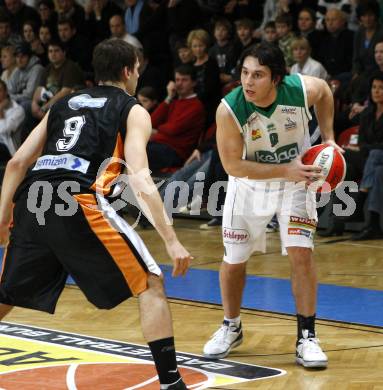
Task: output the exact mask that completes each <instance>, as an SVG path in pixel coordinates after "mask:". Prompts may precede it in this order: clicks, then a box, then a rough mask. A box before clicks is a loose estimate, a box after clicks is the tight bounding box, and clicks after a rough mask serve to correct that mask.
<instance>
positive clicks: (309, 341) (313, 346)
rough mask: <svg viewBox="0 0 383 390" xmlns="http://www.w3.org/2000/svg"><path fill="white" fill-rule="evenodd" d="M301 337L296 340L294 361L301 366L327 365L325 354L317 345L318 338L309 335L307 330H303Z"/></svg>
mask: <svg viewBox="0 0 383 390" xmlns="http://www.w3.org/2000/svg"><path fill="white" fill-rule="evenodd" d="M302 333H303V338H301V339H300V340H299V341H298V344H297V352H296V362H297V363H298V364H300V365H302V366H303V367H311V368H316V367H327V362H328V359H327V356H326V354H325V353H323V351H322V348H321V347H320V345H319V339H317V338H316V337H309V331H308V330H307V329H304V330H303V332H302Z"/></svg>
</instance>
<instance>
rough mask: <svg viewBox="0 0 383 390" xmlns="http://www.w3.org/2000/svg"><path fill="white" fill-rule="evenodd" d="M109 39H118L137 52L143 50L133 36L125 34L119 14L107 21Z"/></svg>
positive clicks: (122, 20) (121, 17) (122, 19)
mask: <svg viewBox="0 0 383 390" xmlns="http://www.w3.org/2000/svg"><path fill="white" fill-rule="evenodd" d="M109 30H110V38H119V39H122V40H124V41H125V42H128V43H130V44H131V45H132V46H134V47H135V48H137V49H139V50H143V49H144V48H143V47H142V44H141V42H140V41H139V40H138V39H137V38H136V37H135V36H134V35H131V34H129V33H127V32H126V29H125V22H124V18H123V16H122V15H120V14H116V15H113V16H112V17H111V18H110V19H109Z"/></svg>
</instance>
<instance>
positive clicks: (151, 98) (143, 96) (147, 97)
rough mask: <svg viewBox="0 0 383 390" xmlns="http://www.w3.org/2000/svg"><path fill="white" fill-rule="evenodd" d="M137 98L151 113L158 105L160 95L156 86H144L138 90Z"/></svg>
mask: <svg viewBox="0 0 383 390" xmlns="http://www.w3.org/2000/svg"><path fill="white" fill-rule="evenodd" d="M137 100H138V101H139V102H140V104H141V106H142V107H144V108H145V110H146V111H148V112H149V114H151V113H152V112H153V111H154V110H155V109H156V108H157V106H158V95H157V92H156V90H155V89H154V88H152V87H143V88H141V89H140V90H139V91H138V92H137Z"/></svg>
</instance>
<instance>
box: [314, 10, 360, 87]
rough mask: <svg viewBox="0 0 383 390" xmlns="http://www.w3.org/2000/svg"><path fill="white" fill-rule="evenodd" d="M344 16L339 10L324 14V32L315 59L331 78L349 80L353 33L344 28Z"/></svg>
mask: <svg viewBox="0 0 383 390" xmlns="http://www.w3.org/2000/svg"><path fill="white" fill-rule="evenodd" d="M346 22H347V20H346V15H345V14H344V13H343V12H342V11H340V10H339V9H336V8H333V9H329V10H328V11H327V13H326V18H325V23H326V31H324V32H323V37H322V39H321V41H320V47H319V48H318V58H316V59H317V60H318V61H319V62H320V63H321V64H322V65H323V66H324V67H325V68H326V70H327V72H328V74H329V75H330V77H331V78H335V79H340V80H342V79H346V80H347V81H349V80H350V77H351V72H350V71H351V67H352V52H353V40H354V33H353V32H352V31H350V30H348V29H347V28H346Z"/></svg>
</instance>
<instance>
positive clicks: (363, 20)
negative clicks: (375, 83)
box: [352, 0, 383, 77]
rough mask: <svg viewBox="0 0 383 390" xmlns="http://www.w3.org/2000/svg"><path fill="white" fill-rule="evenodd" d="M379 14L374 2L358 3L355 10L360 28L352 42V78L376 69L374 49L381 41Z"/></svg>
mask: <svg viewBox="0 0 383 390" xmlns="http://www.w3.org/2000/svg"><path fill="white" fill-rule="evenodd" d="M379 12H380V9H379V4H378V3H377V2H376V1H374V0H368V1H366V2H363V3H360V4H359V5H358V7H357V8H356V14H357V16H358V19H359V21H360V27H359V29H358V31H357V32H356V34H355V40H354V52H353V60H352V73H353V77H355V76H356V75H360V74H361V73H363V72H364V71H366V72H371V71H373V70H374V69H376V64H375V61H374V47H375V44H376V42H378V41H381V40H382V39H383V28H382V26H381V25H380V24H379Z"/></svg>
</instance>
